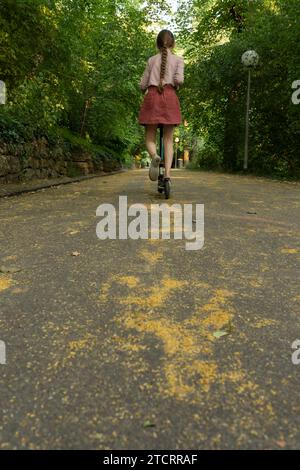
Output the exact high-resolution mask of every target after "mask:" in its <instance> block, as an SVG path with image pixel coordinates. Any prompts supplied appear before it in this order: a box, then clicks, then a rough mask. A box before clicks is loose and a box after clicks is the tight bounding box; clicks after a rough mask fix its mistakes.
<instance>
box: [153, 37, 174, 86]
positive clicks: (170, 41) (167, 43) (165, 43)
mask: <svg viewBox="0 0 300 470" xmlns="http://www.w3.org/2000/svg"><path fill="white" fill-rule="evenodd" d="M156 44H157V47H158V49H159V50H160V52H161V66H160V81H159V85H158V87H157V90H158V91H159V93H162V92H163V91H164V87H163V79H164V78H165V74H166V69H167V61H168V50H169V49H170V48H173V47H174V45H175V39H174V35H173V33H171V31H169V30H168V29H163V30H162V31H161V32H160V33H159V35H158V36H157V41H156Z"/></svg>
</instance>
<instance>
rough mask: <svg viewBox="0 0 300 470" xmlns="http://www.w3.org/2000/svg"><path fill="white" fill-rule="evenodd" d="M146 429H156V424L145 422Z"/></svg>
mask: <svg viewBox="0 0 300 470" xmlns="http://www.w3.org/2000/svg"><path fill="white" fill-rule="evenodd" d="M144 428H155V424H154V423H151V421H149V420H146V421H145V422H144Z"/></svg>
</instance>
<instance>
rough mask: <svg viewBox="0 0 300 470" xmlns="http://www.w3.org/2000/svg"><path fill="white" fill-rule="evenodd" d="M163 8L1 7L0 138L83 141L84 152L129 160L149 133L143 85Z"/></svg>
mask: <svg viewBox="0 0 300 470" xmlns="http://www.w3.org/2000/svg"><path fill="white" fill-rule="evenodd" d="M164 9H165V6H164V2H162V1H157V0H152V1H149V2H147V4H145V2H142V1H139V0H114V1H111V0H101V1H100V0H89V1H88V2H87V1H84V0H76V1H74V0H64V1H62V0H27V1H26V0H5V1H4V2H1V3H0V80H3V81H5V83H6V86H7V95H8V102H7V104H6V106H1V108H0V124H1V130H0V139H2V140H4V141H7V140H8V141H14V142H20V141H30V140H31V139H34V138H36V137H40V136H46V137H47V138H48V140H50V141H53V142H54V141H55V140H56V139H60V138H65V139H66V140H67V142H69V143H71V144H72V145H74V144H75V141H76V139H77V144H78V145H80V146H81V148H87V147H88V148H89V149H90V150H93V152H94V153H95V154H99V155H101V154H102V155H105V156H108V155H110V156H112V157H114V158H120V159H123V160H124V161H125V160H126V161H127V160H128V159H129V155H131V154H132V153H133V152H134V149H135V148H136V147H137V146H139V145H140V143H141V139H142V135H143V133H142V129H141V127H140V126H139V125H138V122H137V116H138V110H139V106H140V103H141V99H142V95H141V93H140V90H139V86H138V84H139V80H140V77H141V74H142V72H143V69H144V66H145V62H146V59H147V57H148V56H149V55H150V54H151V53H152V52H153V50H154V49H153V46H154V45H155V42H154V36H153V34H152V33H151V32H149V29H148V27H149V26H150V24H151V21H152V20H153V19H154V17H155V14H158V13H159V12H161V11H162V10H164ZM60 128H63V129H64V130H63V131H62V132H60ZM65 129H69V133H66V131H65ZM74 136H75V137H74ZM76 136H77V137H76ZM79 139H80V141H79ZM92 143H93V144H94V147H93V148H91V145H92Z"/></svg>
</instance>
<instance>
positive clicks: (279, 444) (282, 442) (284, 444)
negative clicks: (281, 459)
mask: <svg viewBox="0 0 300 470" xmlns="http://www.w3.org/2000/svg"><path fill="white" fill-rule="evenodd" d="M276 444H277V445H278V446H279V447H281V448H283V447H285V446H286V442H285V441H276Z"/></svg>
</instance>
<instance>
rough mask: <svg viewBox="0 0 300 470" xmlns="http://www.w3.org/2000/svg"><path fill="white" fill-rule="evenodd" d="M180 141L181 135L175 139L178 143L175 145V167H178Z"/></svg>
mask: <svg viewBox="0 0 300 470" xmlns="http://www.w3.org/2000/svg"><path fill="white" fill-rule="evenodd" d="M179 142H180V139H179V137H176V139H175V143H176V145H175V168H177V158H178V144H179Z"/></svg>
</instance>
